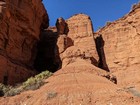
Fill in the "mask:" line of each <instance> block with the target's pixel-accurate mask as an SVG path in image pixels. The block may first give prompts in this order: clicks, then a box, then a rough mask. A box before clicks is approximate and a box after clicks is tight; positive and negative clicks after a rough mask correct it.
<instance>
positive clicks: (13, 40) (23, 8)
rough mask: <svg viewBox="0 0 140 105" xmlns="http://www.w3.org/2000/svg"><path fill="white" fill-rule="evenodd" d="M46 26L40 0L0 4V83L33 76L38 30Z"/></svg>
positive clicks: (4, 1)
mask: <svg viewBox="0 0 140 105" xmlns="http://www.w3.org/2000/svg"><path fill="white" fill-rule="evenodd" d="M47 27H48V15H47V13H46V10H45V8H44V6H43V4H42V3H41V0H1V1H0V75H1V76H0V82H5V83H6V84H7V83H8V84H13V83H16V82H19V81H23V80H25V79H26V78H27V77H29V76H31V75H33V74H34V72H33V71H31V70H30V69H31V68H33V63H34V59H35V56H36V45H37V41H38V40H39V34H40V30H41V29H43V28H47Z"/></svg>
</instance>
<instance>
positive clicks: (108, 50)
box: [95, 3, 140, 86]
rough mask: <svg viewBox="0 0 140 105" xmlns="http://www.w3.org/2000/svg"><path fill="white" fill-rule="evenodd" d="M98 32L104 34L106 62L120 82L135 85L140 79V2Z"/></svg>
mask: <svg viewBox="0 0 140 105" xmlns="http://www.w3.org/2000/svg"><path fill="white" fill-rule="evenodd" d="M96 34H98V35H102V39H103V40H104V42H105V44H104V48H103V49H104V54H105V57H106V63H107V65H108V68H109V70H110V72H112V73H114V74H115V75H116V76H117V78H118V83H120V85H121V86H124V85H125V86H128V84H129V85H133V86H135V85H136V84H137V82H138V81H140V78H139V74H140V71H139V68H140V52H139V51H140V45H139V44H140V3H139V4H137V5H135V6H134V7H133V8H132V10H131V11H130V13H129V14H127V15H125V16H124V17H122V18H120V19H119V20H117V21H114V22H111V23H109V24H108V25H107V26H105V27H103V28H102V29H100V30H99V31H98V32H97V33H96ZM95 37H96V35H95ZM130 81H131V82H130Z"/></svg>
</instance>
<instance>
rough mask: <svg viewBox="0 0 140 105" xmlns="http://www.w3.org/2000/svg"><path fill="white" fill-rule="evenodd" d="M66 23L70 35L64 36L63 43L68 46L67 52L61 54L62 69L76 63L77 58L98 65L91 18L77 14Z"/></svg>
mask: <svg viewBox="0 0 140 105" xmlns="http://www.w3.org/2000/svg"><path fill="white" fill-rule="evenodd" d="M66 23H67V27H68V33H67V35H63V41H61V42H62V43H63V45H64V46H66V49H65V51H64V50H63V53H62V52H60V57H61V59H62V67H65V66H66V65H68V64H70V63H72V62H74V61H75V59H77V58H81V59H86V60H87V61H89V62H90V63H93V64H94V65H98V54H97V52H96V46H95V42H94V39H93V28H92V22H91V20H90V17H89V16H87V15H84V14H77V15H74V16H72V17H71V18H69V19H68V20H66ZM58 46H59V45H58Z"/></svg>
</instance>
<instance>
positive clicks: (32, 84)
mask: <svg viewBox="0 0 140 105" xmlns="http://www.w3.org/2000/svg"><path fill="white" fill-rule="evenodd" d="M51 75H52V73H51V72H49V71H44V72H42V73H40V74H38V75H36V76H35V77H31V78H29V79H28V80H27V81H25V82H24V83H23V84H22V88H23V89H25V90H35V89H38V88H39V87H40V86H42V85H43V84H44V82H43V79H46V78H48V77H50V76H51Z"/></svg>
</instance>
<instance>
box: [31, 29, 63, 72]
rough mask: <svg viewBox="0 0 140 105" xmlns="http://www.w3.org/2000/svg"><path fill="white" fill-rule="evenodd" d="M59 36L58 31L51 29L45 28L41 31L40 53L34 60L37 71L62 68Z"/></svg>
mask: <svg viewBox="0 0 140 105" xmlns="http://www.w3.org/2000/svg"><path fill="white" fill-rule="evenodd" d="M57 38H58V35H57V33H56V32H53V31H51V30H44V31H43V32H42V33H41V35H40V41H39V43H38V53H37V56H36V59H35V62H34V68H35V69H36V70H37V71H39V72H42V71H45V70H49V71H50V72H56V71H57V70H58V68H60V66H61V60H60V57H59V54H57V53H58V52H57V51H58V50H57V45H56V43H57ZM56 55H57V56H56Z"/></svg>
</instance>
